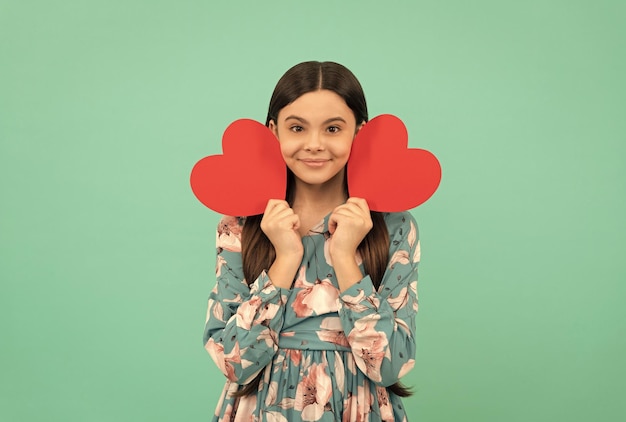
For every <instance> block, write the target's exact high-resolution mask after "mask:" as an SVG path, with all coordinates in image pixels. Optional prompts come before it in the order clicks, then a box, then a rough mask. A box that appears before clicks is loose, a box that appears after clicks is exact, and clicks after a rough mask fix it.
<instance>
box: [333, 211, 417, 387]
mask: <svg viewBox="0 0 626 422" xmlns="http://www.w3.org/2000/svg"><path fill="white" fill-rule="evenodd" d="M386 220H387V227H388V228H389V237H390V249H389V262H388V264H387V269H386V271H385V274H384V276H383V279H382V281H381V283H380V286H379V288H378V291H376V289H375V288H374V285H373V283H372V280H371V278H370V277H369V275H366V276H365V277H364V278H363V279H362V280H360V281H359V282H358V283H356V284H354V285H353V286H351V287H350V288H348V289H346V290H345V291H344V292H342V293H341V294H340V295H339V300H338V302H339V317H340V319H341V323H342V326H343V329H344V331H345V333H346V336H347V339H348V343H349V344H350V348H351V349H352V354H353V356H354V359H355V362H356V364H357V366H358V367H359V369H360V370H361V371H362V372H363V373H364V374H365V375H366V376H367V377H368V378H370V379H371V380H372V381H373V382H374V383H376V384H377V385H380V386H384V387H388V386H390V385H392V384H394V383H395V382H397V381H398V380H399V379H400V378H401V377H402V376H404V375H405V374H406V373H407V372H409V371H410V370H411V369H412V368H413V366H414V365H415V350H416V344H415V316H416V313H417V307H418V305H417V264H418V262H419V259H420V244H419V235H418V229H417V224H416V222H415V219H414V218H413V216H412V215H411V214H410V213H408V212H405V213H394V214H389V215H388V216H387V217H386Z"/></svg>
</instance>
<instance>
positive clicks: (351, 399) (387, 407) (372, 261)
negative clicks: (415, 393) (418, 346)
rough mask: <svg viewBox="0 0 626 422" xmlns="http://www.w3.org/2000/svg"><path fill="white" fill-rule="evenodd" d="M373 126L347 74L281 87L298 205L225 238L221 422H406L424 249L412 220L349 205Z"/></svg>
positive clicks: (231, 220) (225, 221)
mask: <svg viewBox="0 0 626 422" xmlns="http://www.w3.org/2000/svg"><path fill="white" fill-rule="evenodd" d="M367 120H368V117H367V106H366V103H365V96H364V94H363V90H362V88H361V85H360V84H359V82H358V80H357V79H356V78H355V77H354V75H353V74H352V73H351V72H350V71H349V70H348V69H346V68H345V67H343V66H341V65H339V64H337V63H332V62H322V63H320V62H305V63H300V64H298V65H296V66H294V67H292V68H291V69H289V70H288V71H287V72H286V73H285V75H283V77H282V78H281V79H280V80H279V81H278V84H277V85H276V88H275V89H274V93H273V94H272V98H271V100H270V105H269V110H268V114H267V121H266V126H267V127H268V128H269V129H270V130H271V131H272V132H273V133H274V134H275V135H276V138H277V140H278V142H279V143H280V148H281V152H282V155H283V157H284V159H285V162H286V164H287V168H288V183H287V194H286V200H277V199H276V200H270V201H269V202H268V204H267V208H266V209H265V212H264V214H262V215H257V216H252V217H247V218H240V217H224V218H222V220H221V222H220V223H219V226H218V229H217V266H216V273H217V285H216V286H215V288H214V289H213V291H212V292H211V294H210V297H209V305H208V312H207V320H206V327H205V332H204V343H205V348H206V350H207V351H208V353H209V354H210V355H211V357H212V358H213V360H214V361H215V363H216V364H217V366H218V367H219V368H220V369H221V370H222V372H223V373H224V375H226V377H227V381H226V385H225V387H224V390H223V392H222V395H221V398H220V399H219V403H218V405H217V409H216V411H215V418H214V420H216V421H232V420H234V421H244V420H245V421H288V422H294V421H351V422H352V421H405V420H406V414H405V409H404V406H403V405H402V402H401V399H400V398H401V397H406V396H408V395H409V394H410V392H409V391H408V390H407V389H406V388H405V387H403V386H402V384H400V383H399V380H400V378H401V377H402V376H403V375H404V374H406V373H407V372H408V371H409V370H410V369H411V368H412V367H413V365H414V363H415V360H414V359H415V336H414V335H415V314H416V312H417V263H418V261H419V256H420V247H419V240H418V233H417V225H416V223H415V220H414V219H413V217H412V216H411V214H409V213H408V212H403V213H385V214H383V213H377V212H370V210H369V208H368V205H367V202H366V201H365V200H364V199H360V198H350V197H349V193H348V189H347V182H346V164H347V162H348V157H349V155H350V148H351V145H352V141H353V139H354V137H355V135H356V133H357V132H358V131H359V129H361V128H362V127H363V126H364V125H365V124H366V122H367Z"/></svg>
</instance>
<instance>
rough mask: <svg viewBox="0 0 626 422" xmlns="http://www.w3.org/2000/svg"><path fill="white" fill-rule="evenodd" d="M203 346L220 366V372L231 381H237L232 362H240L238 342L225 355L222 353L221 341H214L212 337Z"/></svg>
mask: <svg viewBox="0 0 626 422" xmlns="http://www.w3.org/2000/svg"><path fill="white" fill-rule="evenodd" d="M204 348H205V349H206V351H207V352H209V355H211V358H212V359H213V361H214V362H215V363H216V364H217V366H218V367H219V368H220V370H221V371H222V373H223V374H224V375H226V377H227V378H228V379H229V380H231V381H237V378H236V377H235V367H234V366H233V363H234V364H240V363H241V355H240V354H239V343H235V346H234V347H233V350H231V352H230V353H229V354H227V355H225V354H224V345H223V344H221V343H216V342H215V340H214V339H212V338H211V339H209V341H207V343H206V344H205V346H204Z"/></svg>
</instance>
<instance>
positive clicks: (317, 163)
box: [300, 158, 330, 167]
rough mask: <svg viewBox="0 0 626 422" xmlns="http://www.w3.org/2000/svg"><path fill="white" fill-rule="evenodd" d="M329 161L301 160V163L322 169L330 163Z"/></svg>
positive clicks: (317, 159) (318, 159) (316, 159)
mask: <svg viewBox="0 0 626 422" xmlns="http://www.w3.org/2000/svg"><path fill="white" fill-rule="evenodd" d="M329 161H330V160H328V159H320V158H301V159H300V162H302V163H303V164H304V165H307V166H309V167H322V166H323V165H324V164H326V163H327V162H329Z"/></svg>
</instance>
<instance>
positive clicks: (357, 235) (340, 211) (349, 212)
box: [328, 198, 373, 258]
mask: <svg viewBox="0 0 626 422" xmlns="http://www.w3.org/2000/svg"><path fill="white" fill-rule="evenodd" d="M372 227H373V223H372V218H371V216H370V210H369V206H368V205H367V201H366V200H365V199H362V198H348V200H347V201H346V203H345V204H343V205H340V206H338V207H337V208H335V210H334V211H333V213H332V214H331V215H330V218H329V220H328V230H329V231H330V234H331V235H332V241H331V243H330V245H329V253H330V256H331V257H335V256H341V257H342V258H345V257H348V256H350V257H354V256H355V255H356V250H357V248H358V247H359V244H360V243H361V241H362V240H363V239H364V238H365V236H366V235H367V233H369V231H370V230H371V229H372Z"/></svg>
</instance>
